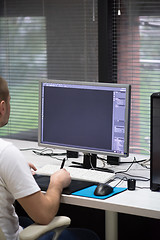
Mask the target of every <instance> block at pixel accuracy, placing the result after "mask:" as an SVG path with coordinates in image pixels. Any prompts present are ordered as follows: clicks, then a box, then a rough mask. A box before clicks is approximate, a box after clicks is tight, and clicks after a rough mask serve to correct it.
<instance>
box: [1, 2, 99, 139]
mask: <svg viewBox="0 0 160 240" xmlns="http://www.w3.org/2000/svg"><path fill="white" fill-rule="evenodd" d="M97 25H98V21H97V0H76V1H75V0H27V1H26V0H0V75H1V76H2V77H3V78H5V79H6V80H7V81H8V84H9V90H10V95H11V115H10V121H9V124H8V125H7V126H5V127H3V128H2V129H1V130H0V136H1V137H3V136H4V137H9V138H19V139H29V140H37V132H38V131H37V128H38V91H39V89H38V82H39V80H40V79H42V78H43V79H46V78H48V79H59V80H76V81H97V80H98V53H97V51H98V37H97V35H98V30H97V28H98V27H97Z"/></svg>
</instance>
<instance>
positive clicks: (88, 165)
mask: <svg viewBox="0 0 160 240" xmlns="http://www.w3.org/2000/svg"><path fill="white" fill-rule="evenodd" d="M72 163H74V164H76V165H71V166H70V167H77V168H85V169H92V168H93V169H95V170H98V171H104V172H110V173H113V172H114V171H113V170H111V169H108V168H100V167H97V154H90V153H87V154H86V153H85V154H84V156H83V163H78V162H72Z"/></svg>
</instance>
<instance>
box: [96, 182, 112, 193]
mask: <svg viewBox="0 0 160 240" xmlns="http://www.w3.org/2000/svg"><path fill="white" fill-rule="evenodd" d="M112 192H113V188H112V187H111V186H110V185H108V184H106V183H99V184H98V185H97V187H96V189H95V191H94V195H96V196H106V195H108V194H110V193H112Z"/></svg>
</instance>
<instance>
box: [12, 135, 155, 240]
mask: <svg viewBox="0 0 160 240" xmlns="http://www.w3.org/2000/svg"><path fill="white" fill-rule="evenodd" d="M8 141H11V142H13V143H14V145H16V146H17V147H18V148H20V149H28V148H38V145H37V143H36V142H29V141H20V140H8ZM22 153H23V154H24V156H25V158H26V159H27V160H28V161H29V162H33V163H34V164H35V165H36V167H37V168H38V167H42V166H43V165H44V164H47V163H48V164H50V163H51V162H52V161H55V160H53V159H52V158H49V157H44V156H43V157H42V156H37V155H35V154H34V153H33V152H32V151H22ZM120 167H121V166H120ZM115 168H117V169H118V168H119V167H118V166H117V167H115ZM134 171H135V170H134ZM142 171H143V173H142ZM136 172H137V173H138V175H142V174H144V175H148V176H149V170H148V172H146V171H145V172H144V170H142V169H140V168H139V167H137V169H136ZM121 186H126V182H123V183H122V184H121ZM147 186H149V182H148V183H147ZM61 202H62V203H64V204H70V205H77V206H83V207H89V208H95V209H101V210H105V229H106V239H107V240H117V239H118V235H117V224H118V222H117V219H118V218H117V213H126V214H133V215H137V216H143V217H149V218H155V219H160V193H159V192H152V191H151V190H150V189H138V188H136V190H135V191H128V190H127V191H125V192H123V193H121V194H118V195H115V196H113V197H111V198H108V199H106V200H97V199H91V198H85V197H77V196H71V195H62V198H61Z"/></svg>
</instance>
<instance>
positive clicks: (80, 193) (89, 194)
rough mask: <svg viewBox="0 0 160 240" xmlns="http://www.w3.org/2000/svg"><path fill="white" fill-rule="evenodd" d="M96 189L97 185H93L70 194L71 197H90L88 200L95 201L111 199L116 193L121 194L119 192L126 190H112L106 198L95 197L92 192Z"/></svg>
mask: <svg viewBox="0 0 160 240" xmlns="http://www.w3.org/2000/svg"><path fill="white" fill-rule="evenodd" d="M96 187H97V185H93V186H91V187H87V188H84V189H82V190H79V191H76V192H74V193H72V195H75V196H81V197H90V198H96V199H106V198H109V197H112V196H113V195H116V194H118V193H121V192H123V191H125V190H127V188H120V187H115V188H114V189H113V192H112V193H110V194H108V195H106V196H95V195H94V191H95V189H96Z"/></svg>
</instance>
